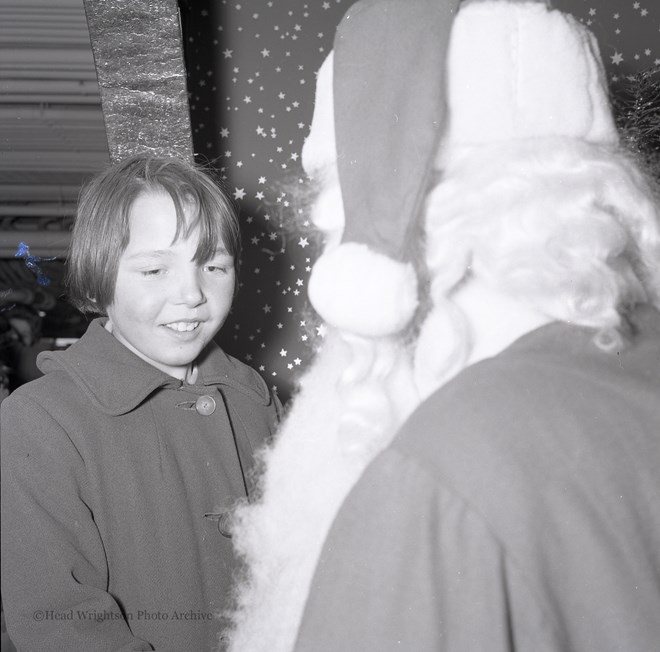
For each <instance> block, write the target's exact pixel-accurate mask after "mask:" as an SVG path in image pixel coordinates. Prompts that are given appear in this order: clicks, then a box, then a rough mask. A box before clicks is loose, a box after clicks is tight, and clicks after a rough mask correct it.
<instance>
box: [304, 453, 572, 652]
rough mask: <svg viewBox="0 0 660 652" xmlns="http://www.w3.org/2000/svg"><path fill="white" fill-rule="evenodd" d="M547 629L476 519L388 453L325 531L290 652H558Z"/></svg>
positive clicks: (455, 498)
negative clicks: (293, 648)
mask: <svg viewBox="0 0 660 652" xmlns="http://www.w3.org/2000/svg"><path fill="white" fill-rule="evenodd" d="M514 613H515V614H516V619H518V618H520V620H516V622H514V621H513V614H514ZM521 614H524V615H523V616H522V617H521ZM546 630H547V624H546V623H544V620H543V615H542V613H541V611H540V610H539V609H538V607H537V604H536V602H535V600H534V597H533V596H532V595H531V594H530V592H529V590H528V588H527V586H526V584H525V581H524V578H522V577H521V576H520V574H519V573H518V572H517V570H516V569H515V567H514V565H512V564H511V563H510V560H509V559H508V558H507V555H506V551H505V550H503V548H502V547H501V546H500V544H499V542H498V541H497V539H496V538H495V537H494V536H493V535H492V533H491V532H490V530H489V528H488V526H487V524H486V523H485V522H484V521H483V520H482V519H481V518H480V516H479V514H477V513H476V512H475V511H474V510H473V509H471V508H470V506H469V505H468V504H466V502H465V501H464V500H463V499H462V498H461V497H459V496H456V495H454V494H453V493H452V492H451V491H448V490H447V489H445V488H444V487H443V486H442V485H441V484H439V483H438V482H436V481H435V480H434V479H433V478H431V477H429V476H428V474H427V473H426V471H425V470H423V469H420V468H419V467H418V466H417V465H416V463H414V462H412V461H410V460H408V459H407V458H406V457H404V456H402V455H400V454H399V453H397V452H396V451H393V450H388V451H386V452H385V453H384V454H382V455H381V456H380V457H378V458H376V460H375V462H374V463H373V464H372V465H371V466H370V467H368V469H367V470H366V471H365V473H364V475H363V476H362V478H361V479H360V481H359V482H358V484H357V485H356V486H355V488H354V489H353V491H352V492H351V493H350V494H349V496H348V498H347V500H346V501H345V503H344V505H343V506H342V508H341V510H340V512H339V514H338V516H337V518H336V520H335V522H334V524H333V526H332V528H331V530H330V533H329V535H328V538H327V540H326V542H325V544H324V548H323V551H322V553H321V558H320V561H319V564H318V566H317V569H316V573H315V576H314V579H313V582H312V586H311V589H310V593H309V597H308V600H307V604H306V607H305V611H304V615H303V620H302V624H301V627H300V630H299V633H298V639H297V643H296V647H295V652H336V651H337V650H364V651H365V652H370V651H374V652H375V651H378V652H390V651H392V652H393V651H395V650H396V651H398V652H400V651H401V650H415V652H426V651H429V652H430V651H434V652H464V651H465V650H475V651H476V650H488V651H489V652H509V651H510V650H513V649H516V650H535V651H536V652H546V651H548V650H551V649H552V650H556V649H561V648H555V647H553V646H552V645H551V644H549V643H548V641H549V639H547V638H546V637H545V636H539V632H543V631H546ZM532 633H533V634H532ZM564 649H565V648H564Z"/></svg>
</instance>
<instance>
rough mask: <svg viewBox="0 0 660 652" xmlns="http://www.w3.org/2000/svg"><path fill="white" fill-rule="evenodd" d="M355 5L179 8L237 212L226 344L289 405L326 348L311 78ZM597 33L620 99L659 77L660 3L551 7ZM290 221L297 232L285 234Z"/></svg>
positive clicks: (197, 139) (201, 155)
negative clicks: (302, 190) (239, 239)
mask: <svg viewBox="0 0 660 652" xmlns="http://www.w3.org/2000/svg"><path fill="white" fill-rule="evenodd" d="M351 4H353V0H309V1H307V2H305V1H301V0H243V2H240V1H238V2H237V1H230V0H189V1H188V2H186V1H182V2H180V5H181V14H182V24H183V38H184V51H185V59H186V68H187V77H188V79H187V82H188V93H189V99H190V110H191V123H192V130H193V144H194V150H195V155H196V158H197V159H198V160H200V161H203V162H209V163H210V164H211V165H212V166H213V167H215V168H216V169H217V170H218V171H219V172H220V175H221V177H222V178H223V180H224V182H225V184H226V187H227V191H228V193H229V194H230V195H231V196H232V197H233V199H234V200H235V203H236V205H237V207H238V209H239V211H240V216H241V224H242V230H243V245H244V251H243V263H242V268H241V274H240V278H241V286H240V290H239V295H238V297H237V299H236V302H235V305H234V308H233V310H232V314H231V315H230V317H229V319H228V320H227V323H226V324H225V326H224V328H223V330H222V332H221V334H220V336H219V341H220V343H221V345H222V346H223V347H224V348H225V350H227V352H229V353H231V354H232V355H235V356H236V357H238V358H239V359H241V360H243V361H245V362H247V363H248V364H250V365H252V366H253V367H255V368H256V369H257V370H259V371H260V372H261V374H262V376H263V377H264V378H265V379H266V381H267V382H268V383H269V385H270V386H271V387H273V388H274V389H275V390H276V391H278V393H279V395H280V398H282V399H283V400H285V401H286V400H287V399H288V398H289V397H290V395H291V393H292V391H293V390H294V388H295V385H296V383H297V381H298V379H299V378H300V375H301V373H302V372H303V371H304V370H305V368H306V367H307V365H308V364H309V362H310V360H311V359H312V357H313V355H314V351H315V349H316V348H317V347H318V346H319V345H320V344H321V343H322V340H323V336H324V332H325V327H324V325H323V324H322V323H321V322H319V321H318V318H316V317H315V316H314V315H313V311H312V309H311V307H310V306H309V304H308V301H307V282H308V279H309V274H310V271H311V267H312V265H313V263H314V261H315V259H316V256H317V255H318V246H316V245H315V242H314V233H313V230H312V228H311V226H310V224H309V221H308V220H307V219H306V215H305V209H304V208H299V207H297V203H296V202H295V201H294V200H295V195H296V192H295V190H294V191H293V192H292V190H291V188H295V187H296V186H300V187H301V186H302V185H303V182H304V173H303V171H302V167H301V165H300V152H301V148H302V144H303V141H304V138H305V137H306V135H307V134H308V132H309V126H310V122H311V118H312V111H313V100H314V88H315V73H316V71H317V69H318V68H319V66H320V65H321V63H322V61H323V59H324V58H325V56H326V55H327V54H328V53H329V52H330V50H331V49H332V41H333V36H334V31H335V27H336V25H337V24H338V23H339V21H340V20H341V18H342V16H343V15H344V13H345V12H346V11H347V9H348V8H349V7H350V6H351ZM554 4H555V6H556V7H558V8H559V9H562V10H564V11H570V12H572V13H573V14H574V15H575V16H576V17H577V18H578V19H579V20H580V21H582V22H583V23H585V24H586V25H588V26H589V27H590V29H591V30H592V31H593V32H594V34H595V35H596V37H597V38H598V40H599V44H600V48H601V54H602V56H603V60H604V62H605V65H606V68H607V74H608V79H609V81H610V83H611V85H612V88H613V89H616V87H617V86H618V85H621V84H624V83H625V81H626V79H628V78H629V77H630V76H632V75H634V74H635V73H638V72H640V71H642V70H644V69H646V68H649V67H651V66H660V39H659V38H658V36H659V34H658V32H659V31H660V8H659V7H658V5H657V4H656V3H655V1H654V0H644V1H642V2H638V1H633V0H555V2H554ZM287 215H289V216H291V217H296V218H297V220H296V221H297V225H298V228H297V230H296V231H294V232H292V231H291V229H287V228H286V222H287Z"/></svg>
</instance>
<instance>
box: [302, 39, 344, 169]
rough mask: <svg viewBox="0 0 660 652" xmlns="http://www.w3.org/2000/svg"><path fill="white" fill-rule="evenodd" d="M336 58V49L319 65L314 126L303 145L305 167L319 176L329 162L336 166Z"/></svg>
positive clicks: (303, 163) (303, 164) (313, 118)
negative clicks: (334, 82)
mask: <svg viewBox="0 0 660 652" xmlns="http://www.w3.org/2000/svg"><path fill="white" fill-rule="evenodd" d="M333 59H334V50H333V51H332V52H330V54H329V55H328V56H327V57H326V59H325V61H324V62H323V64H321V67H320V68H319V71H318V74H317V77H316V95H315V100H314V114H313V116H312V126H311V129H310V132H309V136H307V138H306V139H305V143H304V144H303V148H302V166H303V168H304V170H305V172H306V173H307V174H308V175H309V176H310V177H314V176H317V175H318V174H319V172H321V171H322V170H324V169H325V168H327V167H328V166H330V165H333V166H335V167H336V160H337V148H336V145H335V110H334V102H333V88H332V85H333V69H334V66H333Z"/></svg>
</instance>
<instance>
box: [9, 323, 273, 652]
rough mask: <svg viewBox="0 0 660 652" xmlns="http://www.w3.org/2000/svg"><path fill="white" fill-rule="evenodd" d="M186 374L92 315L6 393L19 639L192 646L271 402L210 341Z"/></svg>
mask: <svg viewBox="0 0 660 652" xmlns="http://www.w3.org/2000/svg"><path fill="white" fill-rule="evenodd" d="M203 356H204V357H203V359H202V360H201V361H200V363H199V377H198V381H197V383H196V384H195V385H187V384H185V383H184V382H182V381H180V380H177V379H175V378H173V377H171V376H169V375H167V374H165V373H163V372H161V371H159V370H158V369H156V368H155V367H153V366H151V365H150V364H148V363H146V362H144V361H143V360H141V359H140V358H139V357H137V356H136V355H134V354H133V353H132V352H131V351H129V350H128V349H127V348H126V347H125V346H123V345H122V344H121V343H120V342H118V341H117V340H116V339H115V338H114V337H113V336H112V335H111V334H110V333H108V332H107V331H106V330H105V329H104V328H103V321H102V320H96V321H94V322H93V323H92V324H91V325H90V327H89V329H88V331H87V333H86V334H85V335H84V337H83V338H82V339H81V340H80V341H79V342H77V343H75V344H74V345H72V346H71V347H70V348H69V349H68V350H67V351H64V352H56V353H53V352H47V353H42V354H41V355H40V356H39V359H38V364H39V367H40V369H41V370H42V371H43V372H44V374H45V375H44V376H43V377H42V378H39V379H38V380H36V381H34V382H31V383H28V384H27V385H24V386H22V387H20V388H19V389H18V390H16V392H14V393H13V394H12V395H11V396H10V397H9V398H7V399H5V401H4V402H3V404H2V597H3V602H4V606H5V612H6V619H7V625H8V630H9V634H10V636H11V637H12V639H14V640H15V642H16V644H17V646H18V648H19V649H25V650H34V651H36V650H39V651H40V652H43V651H45V650H57V651H58V652H63V651H67V652H69V651H71V652H75V651H78V650H80V651H83V650H84V651H86V652H92V651H94V650H151V649H156V650H172V651H176V652H185V651H189V652H201V651H203V650H210V649H212V648H214V646H215V645H217V636H218V631H219V629H220V627H221V623H220V621H219V620H218V619H217V618H216V614H217V613H218V612H219V611H220V610H221V609H223V607H225V606H226V602H225V601H226V598H227V592H228V588H229V586H230V580H231V575H232V572H233V571H234V570H235V566H236V561H235V558H234V554H233V551H232V545H231V539H230V538H229V536H228V532H227V521H228V518H227V517H228V510H229V509H230V508H231V507H232V505H233V504H234V503H235V502H236V500H237V499H244V498H245V497H246V496H247V494H248V490H249V481H248V476H249V473H250V469H251V468H252V464H253V454H254V452H255V451H256V450H257V449H258V448H259V447H260V446H261V445H262V443H263V442H264V441H265V440H266V439H267V438H268V437H269V436H270V435H271V434H272V433H273V431H274V428H275V424H276V421H277V418H278V413H279V409H280V406H279V402H278V401H277V399H276V398H274V397H273V396H271V394H270V392H269V390H268V388H267V387H266V384H265V383H264V381H263V380H262V379H261V377H260V376H259V375H258V374H257V373H256V372H255V371H254V370H252V369H251V368H249V367H247V366H246V365H244V364H242V363H241V362H239V361H237V360H235V359H233V358H231V357H230V356H228V355H226V354H225V353H223V351H222V350H220V349H219V348H218V347H217V345H215V343H211V344H210V345H209V346H208V347H207V349H206V350H205V352H204V353H203Z"/></svg>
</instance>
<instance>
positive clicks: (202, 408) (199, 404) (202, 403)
mask: <svg viewBox="0 0 660 652" xmlns="http://www.w3.org/2000/svg"><path fill="white" fill-rule="evenodd" d="M195 409H196V410H197V413H198V414H202V415H204V416H205V417H208V416H209V414H213V413H214V412H215V400H214V399H213V397H212V396H207V395H204V396H200V397H199V398H198V399H197V400H196V401H195Z"/></svg>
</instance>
